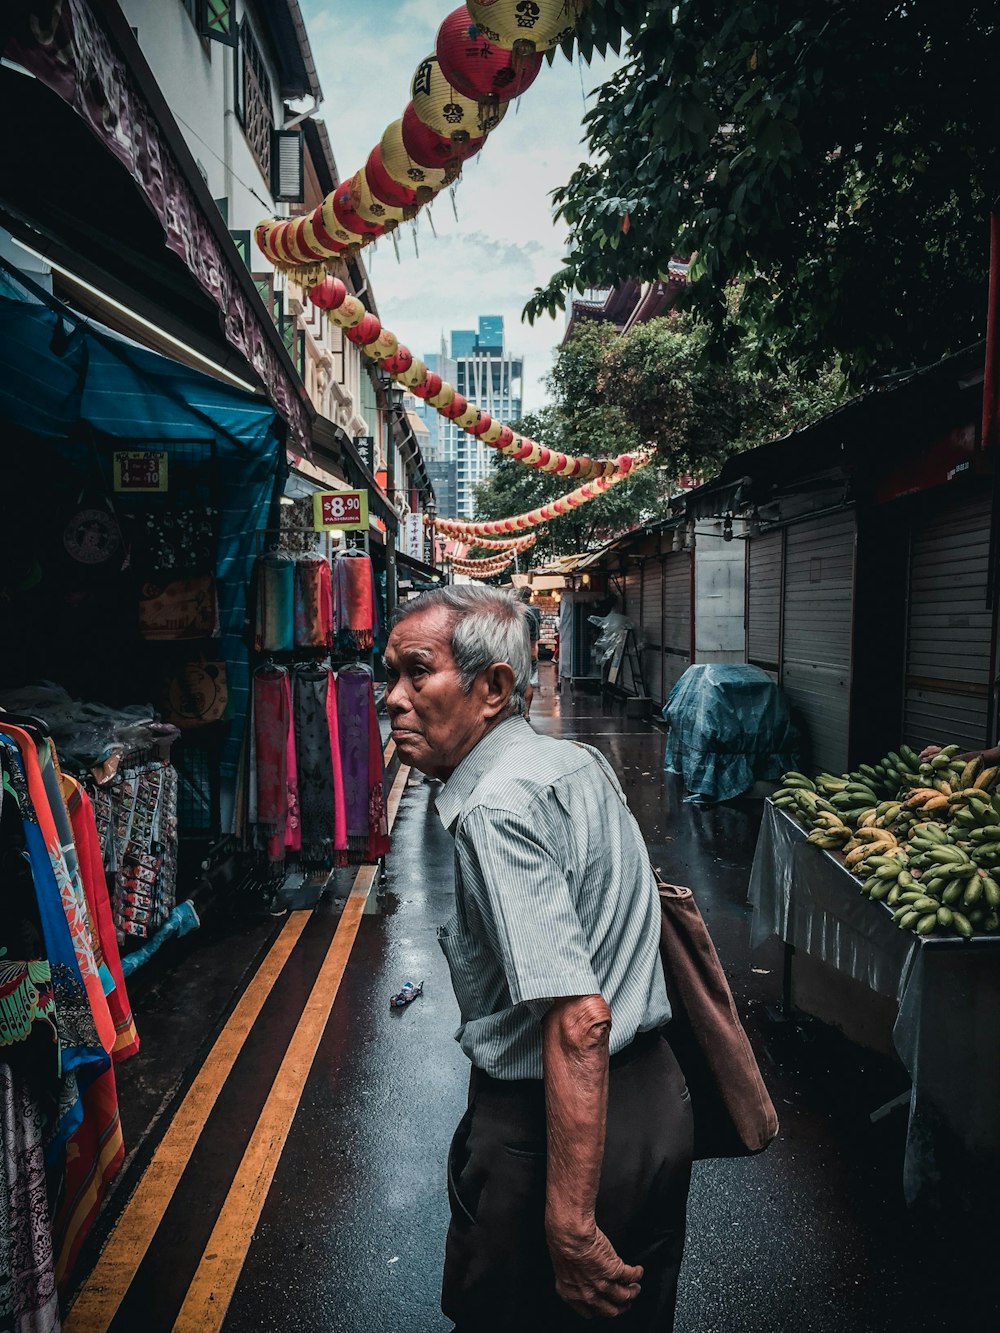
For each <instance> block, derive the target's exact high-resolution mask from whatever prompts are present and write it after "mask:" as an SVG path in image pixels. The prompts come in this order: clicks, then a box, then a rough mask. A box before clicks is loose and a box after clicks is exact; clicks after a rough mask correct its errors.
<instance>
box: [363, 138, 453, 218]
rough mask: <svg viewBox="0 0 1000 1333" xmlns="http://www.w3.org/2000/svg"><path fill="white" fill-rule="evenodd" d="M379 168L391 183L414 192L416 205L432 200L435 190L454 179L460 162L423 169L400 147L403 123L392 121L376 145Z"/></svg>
mask: <svg viewBox="0 0 1000 1333" xmlns="http://www.w3.org/2000/svg"><path fill="white" fill-rule="evenodd" d="M379 150H380V153H381V157H382V165H383V166H384V168H385V170H386V171H387V173H388V174H389V175H390V176H391V177H392V179H393V180H394V181H397V182H398V183H399V184H400V185H405V186H408V187H409V188H410V189H412V190H415V191H416V195H417V202H418V203H420V204H425V203H427V202H428V201H429V200H431V199H433V198H434V196H435V195H436V194H437V193H438V191H439V190H443V189H444V187H445V186H446V185H450V184H451V182H452V181H454V180H457V179H458V176H459V173H460V172H461V170H462V167H461V163H459V162H455V163H452V164H451V165H449V166H448V167H446V168H441V167H424V166H421V165H420V163H419V162H414V160H413V158H412V157H410V155H409V153H408V152H407V151H406V148H405V146H404V144H403V122H402V120H394V121H393V122H392V124H391V125H387V126H386V128H385V132H384V133H383V135H382V142H381V143H380V144H379Z"/></svg>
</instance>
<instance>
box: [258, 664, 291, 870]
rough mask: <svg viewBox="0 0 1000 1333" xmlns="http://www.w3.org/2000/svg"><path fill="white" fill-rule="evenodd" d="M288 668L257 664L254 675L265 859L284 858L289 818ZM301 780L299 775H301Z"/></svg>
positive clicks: (259, 819)
mask: <svg viewBox="0 0 1000 1333" xmlns="http://www.w3.org/2000/svg"><path fill="white" fill-rule="evenodd" d="M288 700H289V695H288V672H287V671H286V670H285V669H284V667H260V668H258V670H257V671H255V672H254V676H253V727H254V753H255V761H256V772H255V781H256V789H257V800H256V810H257V830H258V834H259V836H260V838H261V839H262V840H263V841H264V842H265V843H266V845H267V854H268V859H269V860H270V861H273V862H280V861H283V860H284V859H285V829H286V824H287V820H288V728H289V724H290V718H289V710H288ZM300 781H301V778H300Z"/></svg>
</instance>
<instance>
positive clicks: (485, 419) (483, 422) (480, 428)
mask: <svg viewBox="0 0 1000 1333" xmlns="http://www.w3.org/2000/svg"><path fill="white" fill-rule="evenodd" d="M472 410H473V411H475V412H476V413H478V416H477V419H476V420H475V421H474V422H473V423H472V425H471V426H464V427H463V429H464V430H467V431H468V432H469V434H470V435H476V436H478V438H479V439H482V438H483V436H484V435H485V434H486V432H487V431H488V430H489V429H490V427H491V426H492V425H493V418H492V417H491V416H490V414H489V412H481V411H480V410H479V408H478V407H477V408H474V409H472ZM461 424H462V423H461V422H459V425H461Z"/></svg>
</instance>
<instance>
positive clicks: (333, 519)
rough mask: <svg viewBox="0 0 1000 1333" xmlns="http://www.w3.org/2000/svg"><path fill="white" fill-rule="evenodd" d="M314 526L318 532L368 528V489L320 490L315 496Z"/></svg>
mask: <svg viewBox="0 0 1000 1333" xmlns="http://www.w3.org/2000/svg"><path fill="white" fill-rule="evenodd" d="M313 527H314V528H315V529H316V531H317V532H330V531H331V529H333V528H339V529H341V530H342V531H343V530H347V531H353V530H356V529H358V528H361V529H366V528H367V527H368V493H367V491H319V492H318V493H317V494H315V495H314V496H313Z"/></svg>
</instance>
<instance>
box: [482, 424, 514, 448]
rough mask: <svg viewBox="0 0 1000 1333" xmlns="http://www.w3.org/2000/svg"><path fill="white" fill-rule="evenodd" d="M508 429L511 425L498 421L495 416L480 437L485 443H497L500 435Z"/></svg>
mask: <svg viewBox="0 0 1000 1333" xmlns="http://www.w3.org/2000/svg"><path fill="white" fill-rule="evenodd" d="M507 429H509V427H507V426H505V425H504V424H503V422H502V421H497V420H496V419H495V418H494V419H493V420H492V421H491V422H490V424H489V426H487V428H486V430H484V431H483V433H482V435H481V436H480V439H481V440H482V441H483V443H484V444H496V442H497V440H499V438H500V436H501V435H502V434H503V432H504V431H505V430H507Z"/></svg>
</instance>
